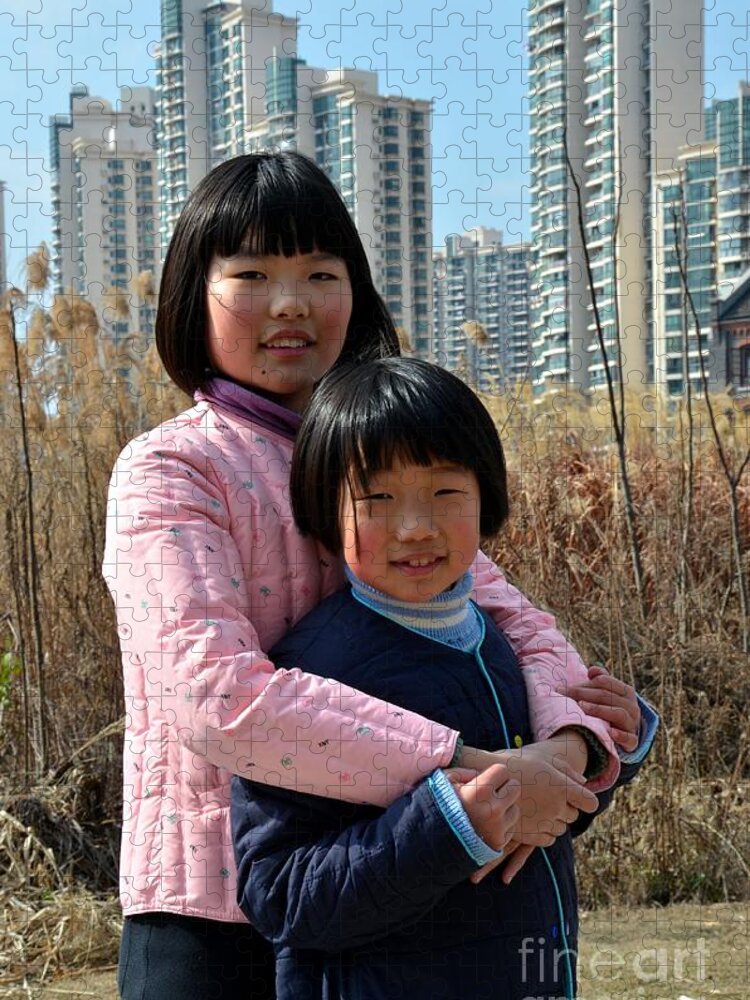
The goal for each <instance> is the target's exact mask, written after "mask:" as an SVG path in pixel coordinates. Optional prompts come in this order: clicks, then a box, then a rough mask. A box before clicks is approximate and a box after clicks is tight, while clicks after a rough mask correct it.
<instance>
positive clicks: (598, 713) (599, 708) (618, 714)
mask: <svg viewBox="0 0 750 1000" xmlns="http://www.w3.org/2000/svg"><path fill="white" fill-rule="evenodd" d="M578 704H579V705H580V706H581V708H582V709H583V711H584V712H585V713H586V715H593V716H594V718H596V719H604V721H605V722H609V723H611V724H612V725H613V726H616V727H617V728H618V729H627V727H628V725H629V724H630V723H632V721H633V718H632V716H631V715H630V714H629V713H628V712H626V711H625V709H624V708H617V707H615V706H613V705H602V704H600V703H599V702H592V701H580V702H579V703H578Z"/></svg>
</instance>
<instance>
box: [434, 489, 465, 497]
mask: <svg viewBox="0 0 750 1000" xmlns="http://www.w3.org/2000/svg"><path fill="white" fill-rule="evenodd" d="M463 492H464V490H457V489H448V488H447V487H446V488H445V489H444V490H436V491H435V496H436V497H445V496H450V495H451V494H452V493H463Z"/></svg>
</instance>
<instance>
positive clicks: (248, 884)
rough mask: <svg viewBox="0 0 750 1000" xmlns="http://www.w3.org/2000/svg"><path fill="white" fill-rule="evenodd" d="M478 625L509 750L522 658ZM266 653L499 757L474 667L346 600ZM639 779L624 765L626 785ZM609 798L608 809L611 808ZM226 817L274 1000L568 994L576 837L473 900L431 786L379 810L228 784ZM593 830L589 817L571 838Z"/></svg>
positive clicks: (499, 737)
mask: <svg viewBox="0 0 750 1000" xmlns="http://www.w3.org/2000/svg"><path fill="white" fill-rule="evenodd" d="M484 618H485V628H486V635H485V639H484V642H483V643H482V646H481V649H480V654H481V660H482V661H483V663H484V665H485V667H486V671H487V675H488V677H489V679H490V680H491V682H492V685H493V686H494V688H495V691H496V693H497V696H498V698H499V701H500V704H501V708H502V714H503V715H504V718H505V724H506V729H507V734H508V737H509V739H510V742H511V744H513V743H517V742H518V741H519V740H518V738H520V740H522V741H523V743H529V742H531V739H532V734H531V731H530V727H529V716H528V708H527V702H526V692H525V688H524V682H523V678H522V675H521V672H520V670H519V668H518V664H517V662H516V658H515V655H514V653H513V651H512V649H511V647H510V645H509V644H508V642H507V640H506V639H505V638H504V636H503V635H502V633H501V632H500V631H499V630H498V629H497V627H496V626H495V625H494V624H493V622H492V621H491V619H489V618H488V617H487V616H484ZM271 655H272V658H273V661H274V663H276V665H277V666H278V667H280V668H281V667H283V668H292V667H300V668H303V669H304V670H306V671H309V672H311V673H317V674H321V675H323V676H325V677H332V678H335V679H336V680H339V681H344V682H345V683H347V684H350V685H351V686H352V687H355V688H357V689H359V690H361V691H366V692H367V693H369V694H372V695H374V696H376V697H378V698H383V699H385V700H387V701H390V702H391V703H392V704H394V705H401V706H403V707H405V708H409V709H411V710H413V711H415V712H418V713H420V714H421V715H423V716H425V717H426V718H430V719H434V720H435V721H437V722H441V723H443V724H445V725H448V726H451V727H452V728H454V729H457V730H459V731H460V732H461V734H462V736H463V738H464V741H465V742H466V743H467V744H468V745H471V746H476V747H480V748H483V749H488V750H496V749H499V748H501V747H503V746H504V745H505V744H504V736H503V729H502V726H501V721H500V719H499V717H498V711H497V708H496V705H495V702H494V699H493V695H492V691H491V690H490V686H489V683H488V679H487V677H486V676H485V675H484V674H483V672H482V669H481V666H480V662H479V659H478V658H477V657H475V655H474V654H472V653H462V652H460V651H457V650H455V649H452V648H450V647H448V646H446V645H444V644H442V643H438V642H435V641H433V640H431V639H428V638H426V637H424V636H422V635H418V634H416V633H414V632H411V631H410V630H407V629H405V628H404V627H402V626H401V625H398V624H396V623H395V622H392V621H390V620H388V619H386V618H384V617H382V616H380V615H378V614H377V613H376V612H374V611H372V610H370V609H369V608H366V607H364V606H363V605H361V604H360V603H359V602H358V601H356V599H355V598H354V597H353V596H352V595H351V592H350V591H349V590H346V591H341V592H340V593H338V594H335V595H334V596H333V597H330V598H329V599H328V600H326V601H324V602H323V603H322V604H321V605H320V606H319V607H318V608H316V609H315V610H314V611H312V612H311V613H310V614H309V615H307V616H306V617H305V618H304V619H303V620H302V621H301V622H300V623H299V624H298V625H297V627H296V628H295V629H294V630H293V631H292V632H291V633H289V635H288V636H287V637H285V639H283V640H282V642H281V643H279V644H278V645H277V647H276V648H275V649H274V650H272V652H271ZM357 729H358V727H357V724H356V720H353V724H352V726H351V727H350V732H348V733H342V739H357V738H359V739H367V738H368V734H367V732H361V731H360V732H359V733H357ZM304 735H305V734H304V730H303V729H301V730H300V738H301V739H304ZM394 738H397V735H396V733H395V732H394ZM293 750H294V748H293V747H291V748H290V752H291V753H293ZM637 769H638V768H637V765H632V766H629V767H628V766H626V767H624V768H623V773H622V775H621V780H620V783H622V782H624V781H628V780H630V778H632V777H633V775H634V774H635V772H636V770H637ZM610 795H611V793H605V794H604V795H603V796H600V800H601V802H602V808H603V807H604V805H605V804H606V802H607V801H608V799H609V797H610ZM232 811H233V833H234V842H235V854H236V858H237V867H238V902H239V905H240V906H241V908H242V910H243V912H244V913H245V914H246V916H247V917H248V919H249V920H250V922H251V923H252V924H254V926H255V927H257V928H258V930H259V931H261V933H263V934H264V935H265V936H266V937H267V938H269V939H270V940H271V941H272V942H273V943H274V944H275V946H276V951H277V960H278V964H277V996H278V998H279V1000H307V998H309V1000H333V998H337V1000H359V998H367V1000H379V998H384V1000H385V998H388V1000H396V998H404V1000H407V998H408V1000H484V998H487V1000H521V998H527V997H529V998H532V997H533V998H536V997H541V998H549V997H561V998H562V997H565V996H566V994H568V995H570V992H571V980H572V979H573V978H574V975H575V950H576V947H577V937H578V915H577V899H576V886H575V875H574V867H573V851H572V845H571V836H570V833H568V834H566V835H565V836H563V837H560V838H558V840H557V841H556V842H555V844H554V845H553V846H552V847H551V848H549V849H547V851H545V852H543V851H540V850H537V851H535V852H534V853H533V854H532V856H531V857H530V859H529V861H528V862H527V863H526V865H525V867H524V868H523V870H522V871H521V873H520V874H519V875H518V876H517V877H516V879H515V880H514V881H513V882H512V883H511V885H510V886H505V885H503V884H502V882H501V880H500V878H499V876H497V875H495V876H492V875H491V876H489V877H488V878H486V879H484V881H483V882H481V883H480V885H478V886H475V885H474V884H472V883H471V882H469V876H470V875H471V874H472V872H474V871H476V868H477V865H476V864H475V862H474V861H473V860H472V859H471V858H470V857H469V855H468V854H467V852H466V850H465V848H464V847H463V845H462V844H461V842H460V841H459V839H458V838H457V836H456V834H455V833H454V832H453V830H452V829H451V828H450V827H449V826H448V823H447V822H446V820H445V819H444V817H443V814H442V813H441V811H440V809H439V808H438V806H437V805H436V803H435V800H434V799H433V796H432V792H431V790H430V788H429V787H428V785H427V783H426V782H422V783H421V784H420V785H419V786H418V787H417V788H415V789H414V790H413V791H412V792H411V793H410V794H408V795H405V796H403V797H402V798H400V799H399V800H398V801H396V802H395V803H394V804H393V805H391V806H390V807H389V808H388V809H386V810H381V809H377V808H374V807H372V806H368V805H361V806H360V805H356V804H352V803H346V802H340V801H337V800H334V799H324V798H321V797H318V796H312V795H305V794H297V793H293V792H289V791H287V790H283V789H279V788H273V787H271V786H269V785H261V784H258V783H254V782H249V781H246V780H244V779H240V778H235V782H234V787H233V803H232ZM590 819H591V817H589V816H585V817H584V816H583V814H582V816H581V820H580V821H579V824H578V828H579V829H580V828H583V826H584V825H587V824H588V822H590ZM574 832H576V831H575V830H574ZM566 945H567V949H566ZM574 988H575V987H574V985H573V986H572V989H573V990H574Z"/></svg>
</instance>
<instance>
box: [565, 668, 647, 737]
mask: <svg viewBox="0 0 750 1000" xmlns="http://www.w3.org/2000/svg"><path fill="white" fill-rule="evenodd" d="M565 693H566V694H567V695H569V696H570V697H571V698H575V700H576V701H577V702H578V704H579V705H580V707H581V709H582V710H583V711H584V712H585V713H586V715H593V716H594V717H595V718H597V719H603V720H604V722H606V723H608V725H609V728H610V732H611V734H612V739H613V740H614V742H615V743H616V744H617V745H618V746H620V747H622V749H623V750H625V751H626V752H627V751H631V750H635V748H636V747H637V746H638V741H639V738H640V728H641V709H640V706H639V705H638V699H637V698H636V696H635V691H634V689H633V688H632V687H631V686H630V684H626V683H625V682H624V681H619V680H617V678H616V677H612V675H611V674H609V673H607V671H606V670H605V669H604V667H599V666H596V667H589V679H588V681H584V683H583V684H575V685H573V686H571V687H569V688H567V689H566V692H565Z"/></svg>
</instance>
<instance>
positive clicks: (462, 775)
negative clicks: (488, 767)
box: [443, 767, 479, 785]
mask: <svg viewBox="0 0 750 1000" xmlns="http://www.w3.org/2000/svg"><path fill="white" fill-rule="evenodd" d="M478 773H479V772H477V771H474V770H472V768H470V767H448V768H446V769H445V770H444V771H443V774H444V775H445V776H446V778H447V779H448V781H450V783H451V784H452V785H465V784H466V783H467V782H469V781H473V780H474V778H476V776H477V774H478Z"/></svg>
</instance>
